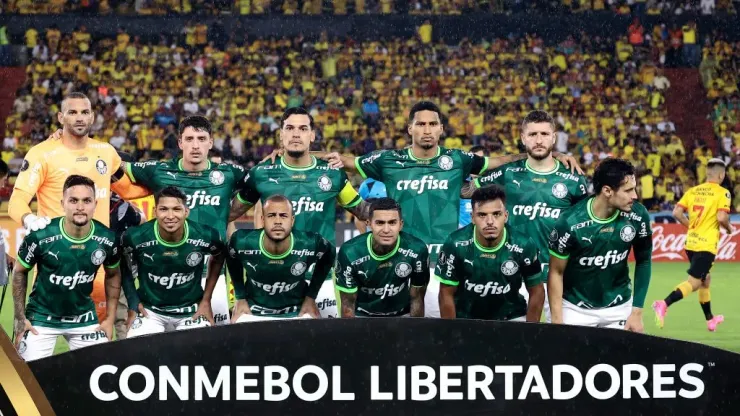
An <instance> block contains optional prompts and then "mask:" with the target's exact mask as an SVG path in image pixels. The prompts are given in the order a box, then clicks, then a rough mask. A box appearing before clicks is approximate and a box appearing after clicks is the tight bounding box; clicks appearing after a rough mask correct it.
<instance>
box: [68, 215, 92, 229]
mask: <svg viewBox="0 0 740 416" xmlns="http://www.w3.org/2000/svg"><path fill="white" fill-rule="evenodd" d="M89 222H90V219H89V218H87V217H85V219H84V220H78V219H77V218H72V224H74V225H76V226H78V227H84V226H86V225H87V223H89Z"/></svg>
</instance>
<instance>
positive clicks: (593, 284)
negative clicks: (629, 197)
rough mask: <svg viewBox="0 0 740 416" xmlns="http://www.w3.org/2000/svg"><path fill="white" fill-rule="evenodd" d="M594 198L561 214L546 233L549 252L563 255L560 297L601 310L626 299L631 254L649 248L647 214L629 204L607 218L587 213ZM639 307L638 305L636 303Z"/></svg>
mask: <svg viewBox="0 0 740 416" xmlns="http://www.w3.org/2000/svg"><path fill="white" fill-rule="evenodd" d="M593 201H594V198H589V199H587V200H584V201H581V202H580V203H578V204H577V205H576V206H574V207H573V208H571V209H570V210H568V211H566V212H565V213H563V215H562V216H561V217H560V219H559V220H558V222H557V223H556V224H555V228H553V230H552V231H551V233H550V234H549V240H550V242H549V244H550V255H552V256H554V257H557V258H560V259H567V260H568V265H567V266H566V267H565V272H564V273H563V299H565V300H567V301H568V302H570V303H572V304H574V305H576V306H579V307H581V308H587V309H591V308H607V307H611V306H617V305H621V304H623V303H625V302H627V301H629V300H630V299H631V298H632V285H631V281H630V276H629V268H628V266H627V258H628V257H629V254H630V249H631V248H632V247H633V246H634V248H635V255H638V252H639V254H640V255H641V256H642V253H643V252H644V251H645V250H647V251H648V258H649V252H650V251H652V235H653V232H652V230H651V229H650V214H649V213H648V211H647V209H645V207H644V206H643V205H642V204H640V203H639V202H635V203H634V204H633V205H632V212H621V211H617V212H615V213H614V215H612V216H611V218H608V219H600V218H597V217H596V216H595V215H594V214H593V210H592V208H591V205H592V203H593ZM640 306H641V305H640Z"/></svg>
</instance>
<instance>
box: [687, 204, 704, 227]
mask: <svg viewBox="0 0 740 416" xmlns="http://www.w3.org/2000/svg"><path fill="white" fill-rule="evenodd" d="M691 210H692V211H694V212H696V211H699V213H698V214H696V218H694V220H693V221H691V222H690V223H689V228H694V227H696V224H698V223H699V221H700V220H701V214H703V213H704V205H694V206H693V208H691Z"/></svg>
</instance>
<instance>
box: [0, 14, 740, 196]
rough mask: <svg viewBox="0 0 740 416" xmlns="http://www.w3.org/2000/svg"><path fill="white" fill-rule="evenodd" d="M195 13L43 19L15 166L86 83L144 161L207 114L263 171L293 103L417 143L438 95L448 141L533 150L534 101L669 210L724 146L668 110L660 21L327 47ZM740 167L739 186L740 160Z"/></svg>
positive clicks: (666, 45)
mask: <svg viewBox="0 0 740 416" xmlns="http://www.w3.org/2000/svg"><path fill="white" fill-rule="evenodd" d="M196 22H197V21H193V23H192V24H191V25H190V26H188V27H186V28H185V30H183V35H182V36H181V37H180V38H179V39H167V38H165V37H162V38H161V39H160V40H159V42H156V43H152V44H149V43H146V42H143V41H142V40H141V39H139V38H138V37H136V36H130V35H129V34H127V33H125V31H124V30H123V29H119V31H118V35H117V37H116V38H109V39H102V40H99V41H93V39H91V37H90V35H89V33H88V32H87V29H86V28H84V27H79V28H77V30H76V31H74V32H73V33H61V32H60V31H59V30H58V29H55V28H51V29H49V30H46V31H45V33H39V32H37V31H35V30H34V29H30V30H29V31H28V32H27V33H26V44H27V46H28V47H29V50H30V51H31V54H32V57H33V58H32V62H31V64H30V65H29V66H28V68H27V74H28V78H27V82H26V84H25V85H24V86H23V87H22V88H20V89H19V90H18V92H17V98H16V100H15V103H14V111H13V113H12V114H11V115H10V116H9V117H8V119H7V120H6V122H7V128H6V133H5V136H4V137H5V139H4V142H3V154H2V157H3V159H4V160H5V161H6V162H8V163H9V165H10V167H11V170H12V171H17V170H18V168H19V167H20V163H21V162H22V158H23V154H24V153H25V151H27V150H28V148H30V146H32V145H33V144H35V143H37V142H38V141H40V140H43V139H44V138H46V137H47V136H48V135H49V134H50V133H51V132H52V131H53V129H55V128H56V127H54V126H55V124H56V123H55V121H54V120H55V114H56V112H57V111H58V104H59V102H60V100H61V97H62V96H63V95H64V94H65V93H68V92H70V91H74V90H82V91H85V92H86V93H87V94H88V95H89V96H90V98H91V99H92V101H93V106H94V108H96V109H97V111H98V115H97V119H96V121H95V124H94V126H93V134H94V135H95V136H97V137H98V138H101V139H103V140H109V141H110V142H111V143H112V144H113V145H114V146H116V147H117V148H119V149H121V150H124V151H129V152H132V153H134V154H135V155H136V157H137V158H139V159H148V158H169V157H173V156H175V155H176V154H177V151H178V150H177V137H176V133H175V128H174V125H173V123H176V121H177V120H178V119H180V118H181V117H183V116H186V115H188V114H193V113H203V114H206V115H207V116H209V117H210V118H211V119H212V120H213V121H214V123H215V128H216V129H215V130H216V133H215V134H214V136H215V143H216V147H217V149H218V150H219V152H220V153H221V155H222V157H223V158H224V159H226V160H233V161H237V162H239V163H243V164H245V165H246V166H251V165H252V164H254V163H255V162H257V161H259V160H260V159H261V158H262V157H263V156H265V155H266V154H268V153H269V152H271V151H272V150H273V148H274V146H275V144H276V143H275V140H276V137H277V132H276V129H277V128H278V124H277V120H278V119H279V116H280V114H281V112H282V111H283V110H284V109H285V108H286V107H291V106H304V107H306V108H309V109H310V110H311V111H312V113H313V114H314V115H315V117H316V120H317V124H318V126H319V128H320V131H319V133H318V135H317V136H318V140H317V143H316V148H317V149H318V148H321V149H327V150H333V151H340V152H343V153H353V154H364V153H366V152H368V151H372V150H375V149H380V148H403V147H405V146H407V145H408V144H409V143H408V138H407V136H406V134H405V120H406V112H407V111H408V109H409V108H410V107H411V105H412V104H413V103H414V102H416V101H418V100H420V99H424V98H429V99H432V100H435V101H437V102H439V103H440V105H441V107H442V109H443V111H444V112H445V113H446V115H447V116H448V120H447V122H446V123H445V124H446V126H447V132H446V138H445V139H443V140H444V143H443V144H444V145H446V146H448V147H457V148H463V149H469V148H470V147H471V146H473V145H476V144H482V145H484V146H486V147H487V148H488V149H489V150H490V151H492V152H493V153H494V154H504V153H515V152H519V151H521V150H522V149H521V148H520V147H519V143H518V139H517V138H518V136H519V120H521V118H522V117H523V116H524V115H525V114H526V113H527V112H529V111H531V110H532V109H536V108H537V109H544V110H547V111H549V112H551V113H552V114H553V115H554V116H555V117H556V118H557V120H558V122H559V124H560V127H561V130H562V131H561V132H560V133H559V134H558V139H557V143H556V150H557V151H560V152H573V153H575V154H578V155H580V156H581V157H582V161H583V164H584V166H585V167H586V170H587V171H588V173H589V174H590V173H592V171H593V167H594V165H595V162H597V161H598V160H600V159H603V158H605V157H607V156H618V157H623V158H626V159H628V160H630V161H632V162H633V163H634V164H635V165H636V166H638V167H639V169H640V172H641V178H640V180H639V184H640V190H641V192H642V193H643V194H644V197H645V198H644V199H645V200H648V201H649V202H650V204H649V205H650V207H651V208H652V209H654V210H658V209H668V208H670V207H671V206H672V204H674V203H675V202H677V201H678V199H679V198H680V196H681V195H682V194H683V192H684V190H685V189H687V188H688V187H689V186H692V185H693V184H695V183H697V182H698V181H702V180H703V175H704V172H703V170H704V169H703V166H702V165H703V164H702V163H701V162H703V161H706V160H705V159H708V158H709V157H711V156H712V153H711V150H709V149H706V148H704V147H702V146H701V145H700V146H696V147H695V149H694V150H692V148H691V146H693V143H687V141H686V140H682V138H681V137H679V136H678V135H677V134H676V131H675V124H674V122H672V121H671V120H669V119H668V117H667V115H666V103H665V91H666V89H667V88H670V83H669V82H668V81H667V79H666V78H665V76H664V75H663V71H662V64H663V63H665V61H666V57H667V56H669V55H670V54H671V47H672V46H671V44H670V41H669V37H670V35H666V34H663V33H662V32H661V31H665V32H667V31H666V29H665V28H664V27H663V28H661V27H660V26H656V29H655V30H653V31H646V32H645V33H649V34H652V35H653V36H646V37H645V39H643V40H642V41H641V42H635V39H634V38H633V36H630V34H629V33H628V34H626V35H625V37H624V38H621V39H618V40H616V42H615V41H613V40H608V39H602V38H600V37H598V36H597V37H589V36H587V35H585V34H580V35H579V36H577V37H574V36H571V37H569V38H568V39H567V40H565V41H564V42H562V43H560V44H558V45H554V46H547V45H546V44H545V42H544V40H543V39H542V38H540V37H537V36H534V35H528V36H525V37H521V38H517V37H513V36H512V37H509V38H504V39H489V40H485V39H484V40H477V41H475V42H473V41H471V40H464V41H463V42H461V43H460V44H458V45H446V44H443V43H435V42H432V36H431V32H432V30H433V28H432V25H431V23H429V22H428V21H427V22H425V23H424V24H422V25H420V26H419V27H418V28H417V36H416V37H414V38H410V39H393V40H389V41H382V42H381V41H372V42H364V43H360V42H355V41H352V40H350V39H346V40H339V39H330V38H328V36H326V35H324V36H322V37H321V38H320V39H319V40H318V41H316V42H310V41H307V40H305V39H302V38H293V39H280V40H278V39H266V40H259V39H256V40H251V39H250V41H249V42H247V43H244V44H241V43H239V44H237V43H234V42H232V41H230V40H228V39H225V38H224V37H220V36H218V35H217V33H215V32H214V31H213V30H209V28H208V27H207V26H205V25H203V24H199V23H196ZM190 28H192V30H190ZM210 29H212V28H210ZM214 38H216V39H214ZM219 44H222V45H223V46H221V45H219ZM717 45H720V46H717ZM708 49H712V48H708ZM713 50H715V52H714V53H713V54H708V52H707V49H705V56H706V57H711V56H715V57H716V58H715V60H716V62H717V63H716V65H715V66H713V67H710V68H709V69H707V67H708V65H709V64H706V62H707V59H705V60H704V63H703V64H702V65H703V67H704V69H703V72H702V74H706V75H707V76H708V77H709V78H710V79H711V80H712V82H714V83H715V85H716V83H717V82H720V81H721V82H723V84H722V85H723V87H721V88H720V90H721V91H720V90H717V89H716V88H715V87H709V88H708V89H709V94H710V96H709V98H710V99H717V102H718V104H717V108H718V110H717V111H715V113H717V112H718V113H719V114H720V117H724V118H726V119H727V120H726V121H725V122H724V124H725V125H726V126H725V129H724V130H722V128H721V125H722V122H719V123H718V134H719V132H721V131H728V132H729V131H732V132H734V133H733V134H734V136H732V137H733V138H734V139H733V140H735V142H733V144H734V143H737V140H739V139H738V135H737V133H738V131H739V130H738V129H737V127H736V126H735V124H736V123H737V115H738V97H737V92H736V91H737V89H736V86H735V81H731V80H730V79H729V77H731V76H734V75H733V73H731V71H728V69H729V68H731V67H732V65H735V64H736V61H734V60H733V59H736V58H735V57H736V56H737V54H736V51H737V46H735V45H729V44H726V43H722V42H721V41H717V42H716V43H715V46H714V47H713ZM674 52H675V51H674ZM735 72H736V71H735ZM733 87H734V88H735V89H734V90H732V88H733ZM733 91H734V95H732V92H733ZM713 94H719V95H721V98H720V97H719V95H717V96H716V97H713V96H712V95H713ZM723 106H724V107H723ZM723 120H724V119H723ZM730 120H734V124H733V123H732V122H731V121H730ZM733 149H735V151H736V150H737V147H734V148H733ZM733 160H737V158H734V159H733ZM667 172H674V174H673V175H666V173H667ZM730 178H731V179H732V180H733V182H737V181H735V179H736V178H735V169H734V168H732V169H730ZM735 205H737V201H736V204H735Z"/></svg>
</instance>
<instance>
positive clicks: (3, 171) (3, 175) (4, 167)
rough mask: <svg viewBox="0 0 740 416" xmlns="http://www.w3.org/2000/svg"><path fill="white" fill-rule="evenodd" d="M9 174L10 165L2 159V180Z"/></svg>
mask: <svg viewBox="0 0 740 416" xmlns="http://www.w3.org/2000/svg"><path fill="white" fill-rule="evenodd" d="M7 174H8V164H7V163H5V161H4V160H2V159H0V178H4V177H5V176H6V175H7Z"/></svg>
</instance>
